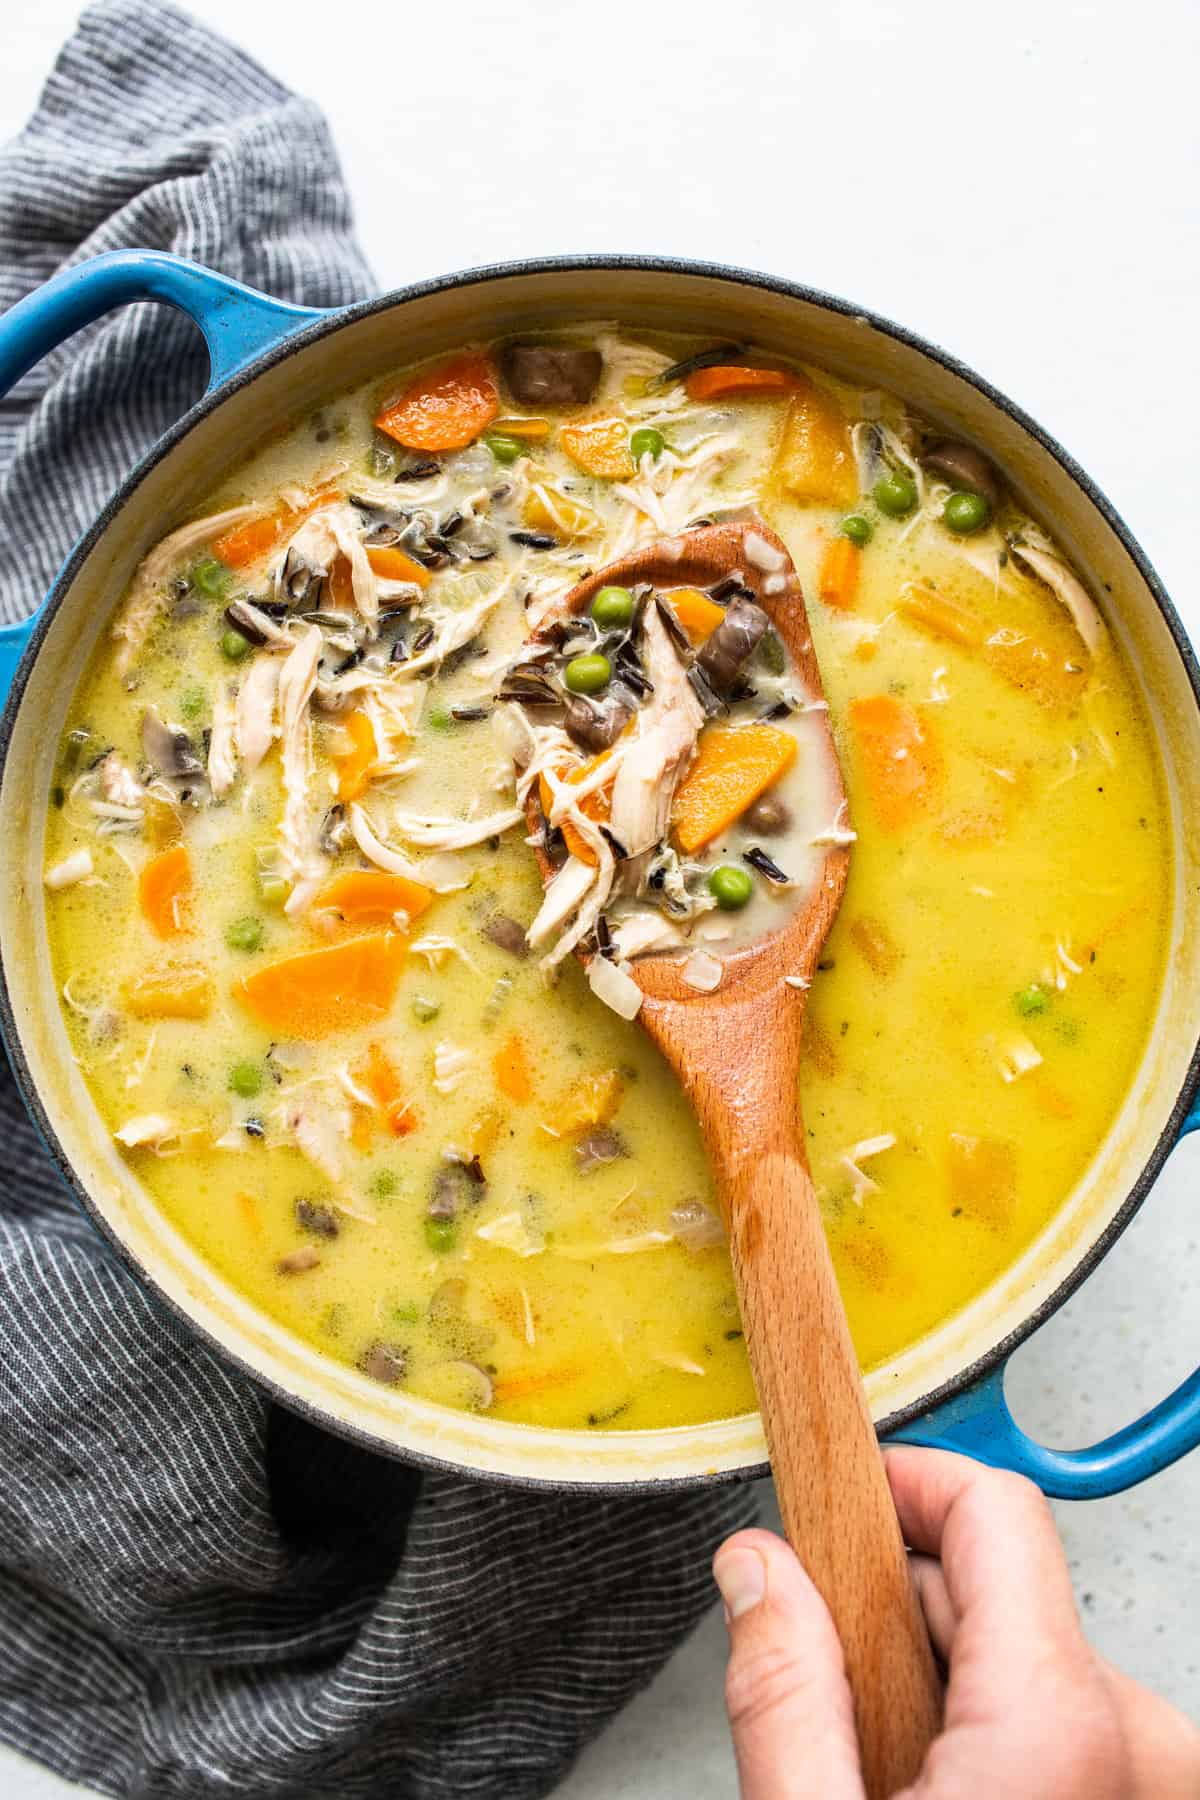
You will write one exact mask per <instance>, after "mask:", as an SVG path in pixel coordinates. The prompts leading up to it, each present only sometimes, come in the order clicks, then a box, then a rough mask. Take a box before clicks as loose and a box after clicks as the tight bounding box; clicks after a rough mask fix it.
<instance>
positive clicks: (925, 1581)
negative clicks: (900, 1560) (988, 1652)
mask: <svg viewBox="0 0 1200 1800" xmlns="http://www.w3.org/2000/svg"><path fill="white" fill-rule="evenodd" d="M908 1566H909V1569H910V1570H911V1572H912V1578H913V1584H914V1586H915V1587H916V1590H917V1598H918V1600H919V1601H920V1602H921V1611H922V1612H923V1613H924V1615H925V1625H926V1629H927V1630H928V1632H929V1635H930V1637H931V1639H932V1640H933V1647H934V1649H935V1650H936V1651H937V1653H938V1655H939V1656H940V1657H941V1659H942V1661H943V1662H944V1663H948V1662H949V1661H950V1651H951V1647H952V1645H953V1643H954V1631H955V1627H956V1625H957V1624H958V1616H957V1614H956V1613H955V1610H954V1602H953V1601H952V1600H951V1598H950V1593H949V1590H948V1588H947V1587H946V1577H945V1576H944V1575H943V1573H942V1565H941V1563H940V1562H938V1560H937V1559H936V1557H933V1556H910V1557H909V1559H908Z"/></svg>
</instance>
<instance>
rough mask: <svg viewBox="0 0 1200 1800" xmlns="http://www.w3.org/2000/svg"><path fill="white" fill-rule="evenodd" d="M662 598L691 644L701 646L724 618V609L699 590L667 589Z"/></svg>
mask: <svg viewBox="0 0 1200 1800" xmlns="http://www.w3.org/2000/svg"><path fill="white" fill-rule="evenodd" d="M663 597H664V599H666V600H667V601H668V602H669V604H670V606H671V610H672V611H673V612H674V614H675V617H676V618H677V619H678V620H679V623H680V624H681V625H682V626H683V629H684V630H685V631H686V632H687V634H688V636H689V638H690V639H691V640H692V642H693V644H702V643H703V642H704V641H705V639H706V638H709V637H711V636H712V634H713V632H714V631H715V630H716V629H717V626H718V625H720V624H721V623H722V622H723V620H724V618H725V608H724V607H723V606H718V605H717V603H716V601H715V600H710V599H709V597H708V595H707V594H702V593H701V592H700V590H699V588H669V589H668V590H667V592H666V594H665V595H664V596H663Z"/></svg>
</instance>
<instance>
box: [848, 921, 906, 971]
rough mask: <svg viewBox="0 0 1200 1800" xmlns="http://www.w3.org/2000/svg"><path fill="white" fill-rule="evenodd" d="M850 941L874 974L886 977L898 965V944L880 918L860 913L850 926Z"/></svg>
mask: <svg viewBox="0 0 1200 1800" xmlns="http://www.w3.org/2000/svg"><path fill="white" fill-rule="evenodd" d="M850 942H851V943H852V944H853V945H854V948H855V949H856V950H857V951H858V952H859V954H860V955H861V957H862V958H863V961H864V962H865V963H866V964H867V967H868V968H869V969H871V970H872V971H873V973H874V974H876V975H881V976H883V977H884V978H885V979H886V978H887V977H888V976H890V975H894V974H895V973H896V970H897V969H898V968H899V967H900V955H901V953H900V946H899V945H898V944H897V942H896V940H895V938H894V937H893V936H892V934H891V932H890V931H889V930H888V928H887V926H886V925H885V924H884V922H883V920H882V919H873V918H872V917H871V916H870V914H869V913H860V914H859V916H858V918H857V919H855V921H854V923H853V925H851V927H850Z"/></svg>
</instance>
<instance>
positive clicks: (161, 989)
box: [125, 967, 213, 1019]
mask: <svg viewBox="0 0 1200 1800" xmlns="http://www.w3.org/2000/svg"><path fill="white" fill-rule="evenodd" d="M212 1002H213V991H212V982H211V981H210V980H209V977H208V975H207V973H206V971H205V970H203V969H198V968H187V967H184V968H168V969H154V970H148V971H147V972H146V973H145V974H144V975H138V976H136V977H135V978H134V980H133V981H131V982H130V983H129V984H128V985H127V986H126V988H125V1004H126V1006H128V1008H129V1010H130V1012H131V1013H132V1014H133V1015H134V1017H135V1018H137V1019H207V1017H208V1015H209V1013H210V1012H211V1011H212Z"/></svg>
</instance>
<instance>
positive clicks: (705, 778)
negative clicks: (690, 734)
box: [671, 725, 796, 856]
mask: <svg viewBox="0 0 1200 1800" xmlns="http://www.w3.org/2000/svg"><path fill="white" fill-rule="evenodd" d="M795 760H796V740H795V738H794V737H793V736H792V735H791V733H790V732H788V731H779V730H777V729H776V728H775V726H773V725H742V726H730V725H714V726H710V727H709V729H708V730H707V731H703V732H701V734H700V739H699V742H698V743H697V745H696V755H695V758H694V760H693V762H692V766H691V768H690V769H689V770H688V772H687V774H686V775H685V776H684V778H683V780H682V781H681V782H680V784H679V787H678V789H677V790H676V794H675V805H674V808H673V811H672V814H671V821H672V827H673V829H674V833H675V841H676V843H677V844H678V845H679V847H680V849H681V850H682V851H684V853H685V854H686V855H688V856H690V855H691V854H692V852H693V851H694V850H700V849H702V848H703V846H704V845H705V844H710V843H711V842H712V840H713V839H714V838H715V837H719V836H720V835H721V833H722V832H723V831H725V830H727V829H728V827H729V826H730V825H732V824H733V822H734V820H735V819H739V818H740V817H741V815H742V814H743V813H744V812H745V810H746V808H747V807H748V806H753V804H754V802H755V801H756V800H757V799H758V797H759V795H760V794H764V793H766V791H767V789H768V788H769V787H771V786H772V785H773V783H775V782H776V781H778V780H779V778H780V776H781V775H783V774H785V773H786V771H787V770H788V769H790V768H791V766H792V764H793V763H794V762H795Z"/></svg>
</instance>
